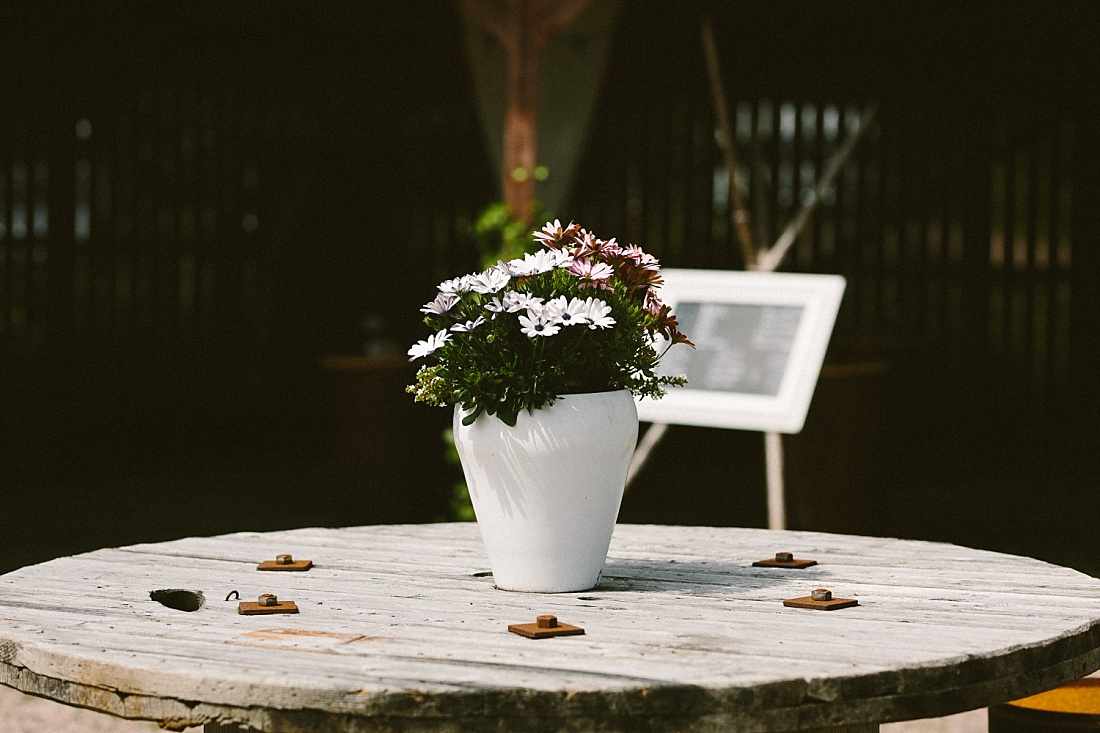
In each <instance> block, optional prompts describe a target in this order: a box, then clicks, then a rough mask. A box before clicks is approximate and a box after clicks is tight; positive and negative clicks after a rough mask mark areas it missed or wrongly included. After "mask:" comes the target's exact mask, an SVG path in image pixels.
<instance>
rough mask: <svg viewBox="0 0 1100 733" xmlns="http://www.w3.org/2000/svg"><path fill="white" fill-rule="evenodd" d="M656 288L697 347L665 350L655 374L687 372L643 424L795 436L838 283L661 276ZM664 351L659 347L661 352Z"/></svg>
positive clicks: (744, 275) (725, 273) (737, 274)
mask: <svg viewBox="0 0 1100 733" xmlns="http://www.w3.org/2000/svg"><path fill="white" fill-rule="evenodd" d="M661 274H662V276H663V277H664V285H663V286H661V288H660V289H659V290H658V291H657V292H658V294H659V295H660V296H661V300H662V301H663V302H665V303H666V304H668V305H670V306H672V312H673V314H674V315H675V316H676V317H677V318H678V319H679V320H680V330H681V331H682V332H683V333H684V334H685V335H686V336H687V337H688V338H689V339H691V340H692V341H693V342H694V343H695V345H696V348H695V349H694V350H693V349H692V348H691V347H690V346H686V345H683V344H676V345H674V346H673V347H672V348H671V349H670V350H669V351H668V352H666V353H665V355H664V357H663V359H662V362H661V365H660V367H659V370H658V373H659V374H686V375H687V377H688V380H689V383H688V385H687V386H686V387H671V388H669V389H668V390H667V394H666V395H665V396H664V397H663V398H661V399H658V400H653V399H647V398H642V399H639V400H638V401H637V405H638V417H639V419H641V420H642V421H645V422H654V423H668V424H673V425H696V426H702V427H717V428H732V429H740V430H759V431H763V432H776V433H797V432H799V431H801V430H802V426H803V424H804V423H805V420H806V412H807V411H808V410H809V406H810V400H811V398H812V397H813V393H814V388H815V387H816V385H817V378H818V375H819V374H820V372H821V364H822V362H823V361H824V359H825V351H826V349H827V348H828V345H829V339H830V337H831V335H832V331H833V326H834V324H835V323H836V316H837V312H838V310H839V309H840V301H841V298H842V297H843V295H844V288H845V280H844V278H843V277H841V276H840V275H816V274H802V273H774V272H752V271H747V272H745V271H729V270H687V269H673V268H666V269H663V270H662V271H661ZM666 346H667V342H666V341H664V340H661V341H660V342H659V343H658V345H657V348H658V351H659V352H660V351H661V350H663V349H664V348H665V347H666Z"/></svg>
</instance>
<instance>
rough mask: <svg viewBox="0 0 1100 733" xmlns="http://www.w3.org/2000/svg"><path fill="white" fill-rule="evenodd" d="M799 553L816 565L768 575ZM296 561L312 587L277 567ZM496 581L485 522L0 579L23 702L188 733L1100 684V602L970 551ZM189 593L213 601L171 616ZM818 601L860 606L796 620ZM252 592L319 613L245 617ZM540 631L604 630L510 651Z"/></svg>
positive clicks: (966, 695)
mask: <svg viewBox="0 0 1100 733" xmlns="http://www.w3.org/2000/svg"><path fill="white" fill-rule="evenodd" d="M780 552H790V553H792V554H793V556H794V558H795V559H812V560H814V561H816V563H817V564H816V565H813V566H810V567H805V568H801V569H795V568H786V567H759V566H754V564H753V563H754V562H755V561H759V560H766V559H774V558H775V555H776V553H780ZM284 554H285V555H291V556H292V557H293V559H294V561H295V562H297V561H298V560H304V559H309V560H312V563H313V565H312V567H310V568H309V569H308V570H304V571H300V572H262V571H259V570H257V566H258V565H259V563H261V562H263V561H272V560H275V559H276V558H277V556H279V555H284ZM287 560H288V559H287V558H283V559H282V561H287ZM488 569H489V568H488V566H487V562H486V560H485V555H484V552H483V550H482V546H481V540H480V536H479V535H478V528H477V526H476V525H475V524H426V525H382V526H369V527H355V528H346V529H301V530H289V531H281V532H267V533H250V532H244V533H238V534H232V535H225V536H220V537H210V538H186V539H181V540H176V541H172V542H163V543H158V544H144V545H134V546H131V547H123V548H118V549H104V550H98V551H95V552H90V553H87V554H84V555H77V556H74V557H65V558H60V559H57V560H53V561H50V562H46V563H43V564H40V565H35V566H30V567H26V568H22V569H20V570H17V571H15V572H12V573H8V574H6V575H3V576H0V683H3V684H6V685H8V686H11V687H14V688H16V689H18V690H22V691H24V692H29V693H32V694H35V695H41V696H44V697H48V698H51V699H53V700H57V701H60V702H63V703H67V704H70V705H78V706H81V707H86V708H92V709H94V710H99V711H104V712H107V713H111V714H114V715H118V716H121V717H125V718H136V719H148V720H154V721H157V722H159V723H160V724H161V725H162V726H163V727H166V728H168V729H176V730H179V729H182V728H184V727H188V726H195V725H205V726H206V730H207V731H222V730H237V729H238V726H242V727H246V728H250V729H254V730H261V731H273V732H281V733H290V732H296V731H349V732H350V731H395V732H396V731H414V730H415V731H438V732H443V731H447V732H451V731H453V732H456V733H457V732H458V731H462V732H467V731H516V732H517V733H519V732H523V731H577V732H580V731H651V732H654V733H658V732H672V731H682V732H685V733H686V732H688V731H727V730H728V731H795V730H813V729H822V728H829V729H834V730H848V731H869V730H876V729H877V727H878V724H879V723H883V722H889V721H897V720H907V719H914V718H925V717H936V716H942V715H948V714H953V713H957V712H961V711H964V710H970V709H975V708H980V707H986V706H989V705H993V704H996V703H1001V702H1005V701H1008V700H1013V699H1016V698H1020V697H1023V696H1025V695H1031V694H1034V693H1037V692H1041V691H1043V690H1047V689H1051V688H1054V687H1056V686H1058V685H1061V684H1063V683H1065V682H1068V681H1070V680H1074V679H1077V678H1080V677H1083V676H1084V675H1086V674H1089V673H1091V672H1093V671H1095V670H1097V669H1100V580H1097V579H1095V578H1091V577H1089V576H1086V575H1083V574H1081V573H1078V572H1076V571H1073V570H1069V569H1066V568H1061V567H1057V566H1053V565H1050V564H1047V563H1044V562H1040V561H1038V560H1033V559H1029V558H1024V557H1015V556H1009V555H1003V554H997V553H992V552H985V551H979V550H973V549H967V548H964V547H958V546H953V545H947V544H939V543H930V542H917V541H904V540H895V539H882V538H872V537H856V536H844V535H831V534H822V533H813V532H792V531H771V530H758V529H736V528H713V527H667V526H646V525H620V526H619V527H617V529H616V532H615V538H614V540H613V541H612V545H611V551H610V554H609V557H608V562H607V566H606V568H605V571H604V575H603V579H602V581H601V583H600V585H599V586H598V587H596V588H595V589H593V590H591V591H586V592H581V593H564V594H552V595H551V594H529V593H510V592H505V591H500V590H497V589H495V588H494V587H493V580H492V577H491V575H489V573H488ZM171 589H184V590H189V591H201V592H202V594H203V597H204V599H205V601H204V603H203V604H202V605H201V607H199V608H198V609H197V610H194V611H185V610H178V609H177V608H171V607H168V606H166V605H164V604H163V603H161V602H158V601H156V600H153V599H152V598H151V597H150V593H151V592H152V591H164V590H171ZM815 589H827V590H829V591H831V593H832V594H833V596H834V598H835V599H850V600H855V601H857V602H858V605H855V606H849V607H847V608H839V609H836V610H827V611H824V610H814V609H812V608H792V607H788V606H786V605H784V601H787V600H791V599H795V598H803V597H808V596H811V595H812V591H814V590H815ZM232 591H237V594H239V598H240V601H244V602H257V601H258V598H259V596H260V595H261V594H265V593H270V594H272V595H275V596H276V597H277V599H278V601H277V602H278V603H283V602H284V601H293V602H294V603H295V604H296V607H297V610H298V612H297V613H293V614H276V615H241V614H240V613H239V612H238V610H239V608H238V607H239V601H238V599H237V597H236V596H234V595H233V594H232V593H231V592H232ZM158 597H159V598H161V599H162V600H164V601H165V602H166V603H172V604H173V605H176V606H181V607H186V606H187V603H186V602H183V603H180V600H181V599H183V600H184V601H186V598H188V597H189V596H188V595H187V594H177V595H176V596H172V595H171V594H159V595H158ZM190 597H191V598H195V597H194V596H190ZM194 605H197V604H194ZM539 616H554V617H556V619H557V620H558V621H559V622H560V623H561V624H563V625H567V626H575V627H579V628H581V629H583V631H584V633H583V635H578V634H574V635H570V636H565V637H561V638H544V639H531V638H526V637H524V636H521V635H518V634H516V633H510V632H509V630H508V627H509V626H510V625H515V624H534V625H535V626H538V625H539V624H538V623H536V618H537V617H539ZM542 625H544V626H545V625H546V624H545V623H544V624H542Z"/></svg>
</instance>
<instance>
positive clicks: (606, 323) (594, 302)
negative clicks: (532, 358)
mask: <svg viewBox="0 0 1100 733" xmlns="http://www.w3.org/2000/svg"><path fill="white" fill-rule="evenodd" d="M534 300H541V299H539V298H535V299H534ZM519 323H520V331H522V332H523V334H524V335H525V336H530V337H531V338H535V337H536V336H553V335H554V334H556V333H558V332H559V331H560V330H561V329H562V327H563V326H573V325H577V324H580V325H585V326H588V327H589V328H591V329H593V330H595V329H597V328H611V327H612V326H614V325H615V319H614V318H612V317H611V306H609V305H608V304H607V303H605V302H604V301H602V300H600V299H599V298H585V299H584V300H581V299H580V298H572V299H570V300H567V299H566V297H565V296H564V295H562V296H560V297H557V298H554V299H553V300H551V301H549V302H548V303H532V305H531V306H529V307H528V308H527V310H526V313H525V314H524V315H522V316H520V317H519Z"/></svg>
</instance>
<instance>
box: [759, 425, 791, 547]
mask: <svg viewBox="0 0 1100 733" xmlns="http://www.w3.org/2000/svg"><path fill="white" fill-rule="evenodd" d="M764 470H765V473H766V478H767V482H768V529H786V528H787V510H786V505H785V503H784V499H783V436H782V435H780V434H779V433H764Z"/></svg>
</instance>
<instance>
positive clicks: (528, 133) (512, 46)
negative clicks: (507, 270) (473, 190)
mask: <svg viewBox="0 0 1100 733" xmlns="http://www.w3.org/2000/svg"><path fill="white" fill-rule="evenodd" d="M591 2H592V0H459V3H460V5H461V6H462V8H463V10H465V11H466V12H467V13H468V14H469V15H470V17H471V18H473V19H474V20H475V21H476V22H477V23H478V24H479V25H481V27H482V28H484V29H485V30H486V31H487V32H488V33H489V34H490V35H491V36H493V38H495V39H496V41H497V43H499V44H500V45H501V47H502V48H503V49H504V53H505V55H506V57H507V60H508V106H507V108H506V110H505V113H504V162H503V165H502V166H501V191H502V193H503V196H504V202H505V203H506V204H507V205H508V211H509V213H510V214H511V216H512V217H513V218H516V219H521V220H523V221H525V222H528V223H530V221H531V216H532V214H533V212H532V206H531V204H532V203H533V202H534V200H535V164H536V162H537V160H538V84H539V55H540V54H541V53H542V51H543V49H545V48H546V46H547V45H549V43H550V41H551V40H553V38H554V36H556V35H557V34H558V33H560V32H561V31H563V30H564V29H566V28H568V27H569V25H570V24H572V23H573V21H574V20H576V19H577V16H579V15H580V14H581V13H582V12H583V11H584V9H585V8H587V7H588V6H589V5H590V4H591Z"/></svg>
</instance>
